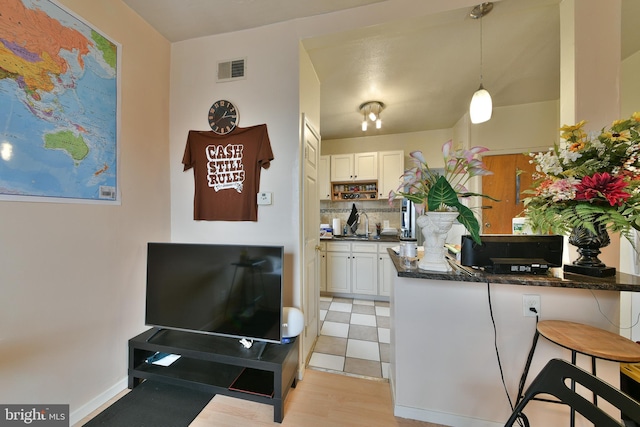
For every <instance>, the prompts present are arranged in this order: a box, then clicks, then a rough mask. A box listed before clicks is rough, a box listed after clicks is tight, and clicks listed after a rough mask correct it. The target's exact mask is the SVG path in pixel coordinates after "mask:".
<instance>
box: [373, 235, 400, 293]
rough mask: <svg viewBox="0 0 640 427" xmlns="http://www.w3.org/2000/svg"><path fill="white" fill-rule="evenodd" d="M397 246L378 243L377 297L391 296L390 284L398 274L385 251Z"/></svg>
mask: <svg viewBox="0 0 640 427" xmlns="http://www.w3.org/2000/svg"><path fill="white" fill-rule="evenodd" d="M398 245H399V243H378V295H381V296H385V297H388V296H390V295H391V282H393V278H394V277H395V276H397V274H398V272H397V271H396V267H395V266H394V265H393V261H392V260H391V256H390V255H389V252H388V251H387V249H388V248H392V247H394V246H398Z"/></svg>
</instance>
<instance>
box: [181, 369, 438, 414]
mask: <svg viewBox="0 0 640 427" xmlns="http://www.w3.org/2000/svg"><path fill="white" fill-rule="evenodd" d="M212 426H215V427H238V426H251V427H254V426H255V427H263V426H282V427H300V426H304V427H331V426H335V427H359V426H362V427H371V426H385V427H394V426H397V427H442V426H438V425H436V424H430V423H424V422H420V421H414V420H406V419H402V418H396V417H394V416H393V407H392V404H391V390H390V387H389V383H388V382H386V381H375V380H367V379H361V378H354V377H349V376H346V375H340V374H331V373H328V372H321V371H315V370H312V369H307V370H306V373H305V376H304V380H303V381H299V382H298V384H297V386H296V388H295V389H292V390H291V391H290V392H289V396H288V397H287V400H286V401H285V408H284V420H283V421H282V424H278V423H274V422H273V408H272V407H271V406H268V405H262V404H259V403H255V402H247V401H244V400H240V399H233V398H230V397H226V396H220V395H219V396H215V397H214V398H213V399H212V400H211V402H209V404H208V405H207V406H206V407H205V408H204V409H203V410H202V412H201V413H200V415H198V417H197V418H196V419H195V420H194V421H193V423H191V426H190V427H212Z"/></svg>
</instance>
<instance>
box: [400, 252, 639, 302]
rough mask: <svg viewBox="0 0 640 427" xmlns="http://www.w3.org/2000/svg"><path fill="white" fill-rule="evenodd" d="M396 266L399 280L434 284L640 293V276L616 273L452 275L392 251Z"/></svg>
mask: <svg viewBox="0 0 640 427" xmlns="http://www.w3.org/2000/svg"><path fill="white" fill-rule="evenodd" d="M388 251H389V255H390V256H391V259H392V260H393V264H394V265H395V267H396V270H397V271H398V277H409V278H413V279H432V280H456V281H461V282H481V283H487V282H491V283H502V284H505V285H525V286H546V287H552V288H578V289H594V290H595V289H597V290H605V291H631V292H640V276H634V275H632V274H626V273H620V272H616V275H615V276H612V277H590V276H583V275H581V274H572V273H565V272H563V271H562V268H556V269H553V271H554V273H555V274H556V275H557V276H558V277H553V276H552V275H551V273H550V274H548V275H533V274H493V273H485V272H484V271H481V270H475V269H472V268H470V267H463V266H457V268H456V265H454V270H453V271H451V272H450V273H441V272H436V271H426V270H420V269H418V268H414V269H406V268H404V267H403V266H402V265H401V263H400V257H399V256H398V255H397V254H396V253H395V252H394V251H393V250H392V249H388Z"/></svg>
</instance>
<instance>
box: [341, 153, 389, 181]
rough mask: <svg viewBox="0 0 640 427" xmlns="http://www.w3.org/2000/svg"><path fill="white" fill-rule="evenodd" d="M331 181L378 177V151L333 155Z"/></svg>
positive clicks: (374, 178) (373, 178) (361, 179)
mask: <svg viewBox="0 0 640 427" xmlns="http://www.w3.org/2000/svg"><path fill="white" fill-rule="evenodd" d="M330 167H331V173H330V176H331V181H332V182H348V181H367V180H377V179H378V153H377V152H370V153H351V154H333V155H331V166H330Z"/></svg>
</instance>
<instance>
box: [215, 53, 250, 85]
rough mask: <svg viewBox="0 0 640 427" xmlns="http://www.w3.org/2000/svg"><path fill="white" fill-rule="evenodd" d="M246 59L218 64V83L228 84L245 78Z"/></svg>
mask: <svg viewBox="0 0 640 427" xmlns="http://www.w3.org/2000/svg"><path fill="white" fill-rule="evenodd" d="M246 63H247V60H246V58H239V59H232V60H230V61H224V62H218V81H219V82H228V81H231V80H238V79H244V78H245V72H246Z"/></svg>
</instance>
